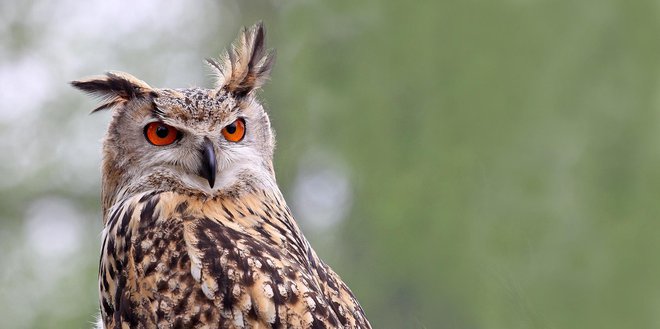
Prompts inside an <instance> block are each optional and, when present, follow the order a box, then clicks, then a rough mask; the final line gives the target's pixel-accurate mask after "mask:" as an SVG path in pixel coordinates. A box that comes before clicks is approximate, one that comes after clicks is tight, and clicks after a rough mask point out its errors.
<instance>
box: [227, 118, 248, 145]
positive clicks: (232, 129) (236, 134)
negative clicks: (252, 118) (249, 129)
mask: <svg viewBox="0 0 660 329" xmlns="http://www.w3.org/2000/svg"><path fill="white" fill-rule="evenodd" d="M222 136H225V139H226V140H228V141H230V142H240V141H241V140H242V139H243V137H244V136H245V120H243V119H237V120H236V121H234V122H232V123H231V124H229V125H228V126H226V127H224V128H222Z"/></svg>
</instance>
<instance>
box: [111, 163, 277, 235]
mask: <svg viewBox="0 0 660 329" xmlns="http://www.w3.org/2000/svg"><path fill="white" fill-rule="evenodd" d="M116 164H117V162H116V161H104V163H103V184H102V186H103V187H102V189H101V197H102V202H103V214H104V224H105V219H107V215H108V212H109V210H110V208H112V207H113V205H115V204H117V203H119V202H122V201H124V200H126V199H128V198H131V197H133V196H135V195H138V194H144V193H148V194H157V193H163V192H175V193H177V194H182V195H187V196H190V197H194V198H196V199H199V200H211V199H230V198H241V197H243V196H249V195H254V194H263V193H267V194H268V195H271V196H272V197H274V198H276V199H277V200H279V201H280V202H281V203H282V204H284V199H283V197H282V194H281V192H280V190H279V188H278V187H277V184H276V181H275V176H274V172H273V170H272V169H269V170H259V171H256V172H255V170H252V171H250V170H242V171H241V170H239V171H235V172H231V173H225V174H226V176H230V177H233V179H232V180H228V181H224V182H220V183H218V184H216V186H215V187H214V188H211V187H209V185H208V182H207V181H206V180H204V179H202V178H201V177H199V176H197V175H188V174H186V173H182V172H181V171H175V170H159V171H157V172H151V173H145V172H131V171H127V170H122V169H121V168H120V167H117V166H116ZM270 168H272V166H271V167H270ZM284 206H285V207H286V205H285V204H284Z"/></svg>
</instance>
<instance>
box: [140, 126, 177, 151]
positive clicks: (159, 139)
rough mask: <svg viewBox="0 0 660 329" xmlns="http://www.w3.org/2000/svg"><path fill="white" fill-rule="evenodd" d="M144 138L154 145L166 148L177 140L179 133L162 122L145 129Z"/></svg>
mask: <svg viewBox="0 0 660 329" xmlns="http://www.w3.org/2000/svg"><path fill="white" fill-rule="evenodd" d="M144 137H146V138H147V140H148V141H149V143H151V144H153V145H156V146H165V145H170V144H172V143H174V142H175V141H176V140H177V137H179V131H178V130H176V129H175V128H174V127H172V126H168V125H166V124H164V123H162V122H152V123H150V124H148V125H147V126H146V127H144Z"/></svg>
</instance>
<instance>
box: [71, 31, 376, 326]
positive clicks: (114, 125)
mask: <svg viewBox="0 0 660 329" xmlns="http://www.w3.org/2000/svg"><path fill="white" fill-rule="evenodd" d="M273 59H274V54H273V52H272V51H271V50H266V49H265V47H264V29H263V26H262V24H261V23H258V24H256V25H255V26H253V27H251V28H250V29H243V31H242V33H241V34H240V36H239V37H238V40H237V41H236V42H235V43H234V44H233V45H232V46H231V47H230V48H229V49H228V51H227V52H226V54H225V55H224V56H223V57H222V58H221V59H220V60H208V63H209V64H210V66H211V67H212V69H213V70H214V71H215V73H217V77H218V79H217V85H216V87H215V88H214V89H202V88H188V89H169V88H162V89H161V88H153V87H151V86H149V85H148V84H146V83H145V82H143V81H141V80H139V79H137V78H135V77H133V76H131V75H129V74H126V73H119V72H110V73H107V74H106V75H104V76H97V77H91V78H87V79H82V80H79V81H74V82H72V85H73V86H75V87H76V88H79V89H81V90H83V91H85V92H87V93H89V94H92V95H94V96H97V97H99V98H101V99H102V101H101V104H100V105H99V106H98V107H97V108H96V109H94V110H93V112H95V111H99V110H103V109H112V111H113V116H112V121H111V123H110V126H109V128H108V131H107V134H106V137H105V140H104V143H103V163H102V172H103V175H102V176H103V178H102V192H101V194H102V204H103V205H102V207H103V224H104V229H103V233H102V238H103V243H102V248H101V259H100V266H99V267H100V268H99V290H100V294H99V295H100V304H101V306H100V309H101V317H100V320H99V322H100V323H99V326H100V327H103V328H108V329H110V328H285V327H286V328H370V327H371V326H370V324H369V322H368V320H367V319H366V317H365V315H364V311H363V309H362V308H361V307H360V305H359V303H358V302H357V300H356V299H355V297H354V296H353V294H352V293H351V291H350V290H349V288H348V287H347V286H346V284H344V282H342V280H341V279H340V278H339V276H338V275H337V274H336V273H335V272H333V271H332V269H330V267H328V265H326V264H325V263H323V261H321V260H320V259H319V258H318V256H317V255H316V253H315V252H314V250H313V249H312V248H311V246H310V244H309V242H307V240H306V239H305V237H304V236H303V235H302V233H301V231H300V229H299V227H298V225H297V224H296V221H295V220H294V218H293V216H292V215H291V211H290V210H289V208H288V207H287V205H286V202H285V201H284V198H283V197H282V193H281V192H280V190H279V188H278V187H277V183H276V181H275V174H274V171H273V149H274V146H275V142H274V136H273V131H272V129H271V126H270V121H269V119H268V115H267V113H266V112H265V111H264V108H263V106H262V105H261V104H260V103H259V100H258V99H257V97H256V91H257V90H258V89H259V88H260V87H261V86H262V85H263V84H264V82H265V81H266V80H267V79H268V75H269V73H270V70H271V67H272V64H273Z"/></svg>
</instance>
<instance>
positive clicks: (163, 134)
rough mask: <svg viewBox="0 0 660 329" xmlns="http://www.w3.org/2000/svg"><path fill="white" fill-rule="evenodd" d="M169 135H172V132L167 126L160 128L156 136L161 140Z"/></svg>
mask: <svg viewBox="0 0 660 329" xmlns="http://www.w3.org/2000/svg"><path fill="white" fill-rule="evenodd" d="M169 133H170V130H169V129H168V128H167V127H165V126H158V128H156V135H157V136H158V137H160V138H165V137H167V135H169Z"/></svg>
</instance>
